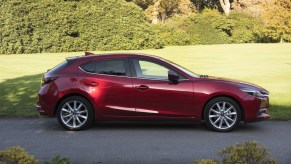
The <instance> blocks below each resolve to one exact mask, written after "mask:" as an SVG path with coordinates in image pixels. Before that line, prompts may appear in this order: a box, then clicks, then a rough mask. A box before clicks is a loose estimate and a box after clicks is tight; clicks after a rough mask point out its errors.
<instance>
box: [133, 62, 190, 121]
mask: <svg viewBox="0 0 291 164" xmlns="http://www.w3.org/2000/svg"><path fill="white" fill-rule="evenodd" d="M131 63H132V65H133V66H132V67H134V72H135V73H134V74H135V75H134V76H135V77H133V87H134V106H135V108H136V109H135V110H136V112H137V114H138V115H140V116H162V117H189V116H193V113H194V107H193V83H192V82H191V81H190V80H188V79H187V78H185V77H183V76H182V75H179V76H180V80H179V82H178V83H176V84H174V83H171V82H170V81H169V80H168V71H169V70H170V69H169V68H167V67H166V66H165V65H163V64H161V63H158V62H155V61H151V60H148V59H146V60H145V59H132V62H131Z"/></svg>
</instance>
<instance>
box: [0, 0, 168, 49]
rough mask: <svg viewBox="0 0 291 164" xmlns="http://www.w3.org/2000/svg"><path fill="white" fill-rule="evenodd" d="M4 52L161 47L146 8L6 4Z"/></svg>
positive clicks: (119, 3) (85, 2)
mask: <svg viewBox="0 0 291 164" xmlns="http://www.w3.org/2000/svg"><path fill="white" fill-rule="evenodd" d="M0 22H1V23H0V45H1V46H0V54H13V53H39V52H68V51H84V50H120V49H123V50H129V49H145V48H161V47H162V46H163V44H162V41H161V40H160V38H159V37H158V35H157V34H156V33H155V31H154V30H153V29H152V27H151V26H150V24H149V23H148V22H147V20H146V16H145V15H144V13H143V11H142V9H140V8H139V7H138V6H136V5H135V4H133V3H128V2H125V1H123V0H106V1H104V0H82V1H81V0H70V1H68V0H25V1H23V0H2V2H1V3H0Z"/></svg>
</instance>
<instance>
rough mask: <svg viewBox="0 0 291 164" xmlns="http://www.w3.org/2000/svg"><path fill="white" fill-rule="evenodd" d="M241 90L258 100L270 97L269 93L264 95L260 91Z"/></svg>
mask: <svg viewBox="0 0 291 164" xmlns="http://www.w3.org/2000/svg"><path fill="white" fill-rule="evenodd" d="M240 90H241V91H243V92H245V93H248V94H250V95H252V96H255V97H257V98H267V97H268V96H269V95H268V94H267V93H262V92H260V91H257V90H254V89H250V88H241V89H240Z"/></svg>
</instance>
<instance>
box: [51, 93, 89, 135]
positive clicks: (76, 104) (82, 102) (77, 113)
mask: <svg viewBox="0 0 291 164" xmlns="http://www.w3.org/2000/svg"><path fill="white" fill-rule="evenodd" d="M57 117H58V121H59V123H60V124H61V125H62V126H63V127H64V128H65V129H69V130H82V129H85V128H87V127H88V126H89V125H90V124H91V122H92V120H93V109H92V106H91V104H90V103H89V102H88V101H87V100H86V99H84V98H83V97H79V96H72V97H68V98H65V99H64V100H63V101H61V103H60V105H59V106H58V109H57Z"/></svg>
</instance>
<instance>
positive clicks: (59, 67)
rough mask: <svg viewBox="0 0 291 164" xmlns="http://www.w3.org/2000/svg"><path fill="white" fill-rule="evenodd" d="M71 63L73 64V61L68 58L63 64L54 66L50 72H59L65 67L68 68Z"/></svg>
mask: <svg viewBox="0 0 291 164" xmlns="http://www.w3.org/2000/svg"><path fill="white" fill-rule="evenodd" d="M70 64H71V62H70V61H68V60H66V61H64V62H62V63H61V64H59V65H57V66H55V67H54V68H52V69H50V70H48V72H53V73H55V72H58V71H60V70H62V69H64V68H66V67H67V66H68V65H70Z"/></svg>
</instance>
